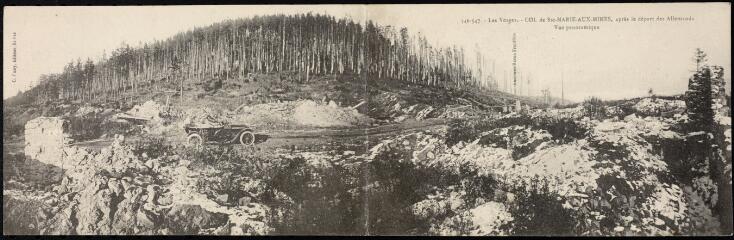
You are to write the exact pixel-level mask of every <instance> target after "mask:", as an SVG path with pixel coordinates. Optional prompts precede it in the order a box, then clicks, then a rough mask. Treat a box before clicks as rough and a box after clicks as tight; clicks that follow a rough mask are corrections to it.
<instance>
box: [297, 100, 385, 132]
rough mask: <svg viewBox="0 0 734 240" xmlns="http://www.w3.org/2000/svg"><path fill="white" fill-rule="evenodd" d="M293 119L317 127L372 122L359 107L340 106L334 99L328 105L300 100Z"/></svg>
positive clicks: (357, 124) (358, 124)
mask: <svg viewBox="0 0 734 240" xmlns="http://www.w3.org/2000/svg"><path fill="white" fill-rule="evenodd" d="M293 119H294V120H295V122H296V123H298V124H301V125H310V126H317V127H349V126H364V125H369V124H370V123H371V119H370V118H369V117H367V116H365V115H363V114H361V113H359V112H358V111H357V109H351V108H345V107H340V106H338V105H337V104H336V103H335V102H334V101H330V102H329V104H326V105H325V104H319V103H316V102H314V101H311V100H304V101H298V102H297V103H296V107H295V109H294V110H293Z"/></svg>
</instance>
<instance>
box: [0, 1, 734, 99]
mask: <svg viewBox="0 0 734 240" xmlns="http://www.w3.org/2000/svg"><path fill="white" fill-rule="evenodd" d="M306 12H313V13H326V14H330V15H333V16H335V17H337V18H351V19H354V20H355V21H358V22H362V21H364V20H365V19H370V20H372V21H375V22H376V23H378V24H380V25H392V26H395V27H398V28H400V27H407V28H408V30H409V31H410V32H412V33H415V32H421V34H423V35H425V36H426V38H427V39H428V40H429V41H430V42H431V43H433V44H435V45H438V46H449V45H457V46H461V47H464V48H465V49H466V50H467V53H471V52H473V51H475V50H476V49H479V51H480V52H481V53H482V55H483V56H485V58H486V59H487V60H489V62H490V64H487V65H488V66H491V63H492V62H494V75H495V78H496V79H498V81H499V84H500V88H504V82H505V81H504V79H507V82H508V83H509V84H508V85H510V86H508V87H510V89H511V81H512V70H513V69H512V59H513V54H512V47H513V43H512V35H513V33H514V34H516V36H517V58H518V61H517V65H518V69H519V71H520V72H521V73H522V76H523V78H522V79H527V78H528V77H529V78H530V80H531V83H530V85H529V87H528V86H527V85H528V84H526V81H525V80H523V85H524V86H522V87H521V88H520V89H519V90H518V94H523V95H528V94H529V95H536V96H537V95H540V94H541V92H540V90H541V89H545V88H547V89H549V90H550V92H551V95H553V96H555V97H560V94H561V81H563V93H564V97H565V99H569V100H572V101H581V100H583V99H585V98H587V97H590V96H596V97H600V98H602V99H621V98H630V97H637V96H643V95H646V94H647V91H648V89H650V88H652V89H653V91H654V92H655V93H656V94H659V95H669V94H679V93H683V92H684V91H685V89H686V88H687V84H688V77H689V76H690V75H691V73H692V71H693V70H694V69H695V64H694V63H693V61H692V56H693V52H694V50H695V49H696V48H701V49H703V50H704V51H705V52H706V53H707V54H708V58H709V63H710V64H715V65H721V66H723V67H724V68H725V78H726V79H727V81H728V83H727V84H728V86H727V89H728V90H729V92H730V89H731V84H730V83H731V81H730V79H731V77H730V76H731V71H730V69H731V7H730V4H729V3H675V4H670V3H667V4H552V5H550V4H514V5H513V4H500V5H488V4H487V5H478V4H457V5H425V4H422V5H308V6H303V5H301V6H298V5H280V6H274V5H268V6H255V5H250V6H142V7H141V6H130V7H119V6H118V7H6V8H5V12H4V19H3V20H4V21H3V24H4V30H5V31H4V32H3V38H4V42H3V51H4V52H5V53H6V54H3V56H4V58H3V63H4V64H3V67H4V69H3V98H4V99H6V98H8V97H10V96H13V95H15V94H16V93H17V92H18V91H19V90H27V89H28V88H29V87H30V86H32V85H33V84H34V83H35V82H37V79H38V77H39V76H40V75H41V74H44V73H58V72H61V71H62V69H63V66H64V65H65V64H66V63H68V62H69V61H70V60H71V59H77V58H80V59H82V60H83V59H86V58H87V57H89V58H92V59H98V58H99V57H101V56H102V53H103V52H105V51H107V52H110V51H111V50H112V49H114V48H116V47H118V46H120V45H121V43H122V42H126V43H129V44H131V45H133V46H135V45H137V44H138V43H142V42H151V41H153V40H155V39H159V40H162V39H165V38H167V37H170V36H173V35H174V34H175V33H177V32H181V31H186V30H188V29H191V28H193V27H201V26H208V25H210V24H212V23H216V22H220V21H223V20H227V19H233V18H240V17H252V16H254V15H266V14H280V13H284V14H292V13H306ZM571 16H575V17H585V16H591V17H597V16H598V17H610V18H611V19H612V21H614V20H616V19H617V18H622V17H628V18H631V17H635V18H640V17H653V18H654V17H658V16H660V17H663V18H666V17H668V16H675V17H692V18H693V20H692V21H674V22H670V21H661V22H640V21H636V22H594V23H589V22H576V23H540V22H535V23H531V22H516V23H511V24H508V23H501V22H500V23H490V22H487V19H488V18H494V19H499V18H515V19H525V18H526V17H535V18H536V19H539V18H545V17H571ZM467 19H480V20H481V21H480V22H479V23H472V24H469V23H466V22H465V21H462V20H467ZM554 25H561V26H595V27H598V29H595V30H567V31H564V30H556V29H555V27H554ZM13 38H15V39H14V40H15V41H14V42H15V44H13ZM13 51H15V57H16V59H15V60H16V61H15V62H13V61H12V57H13V54H12V52H13ZM13 67H15V74H13ZM491 70H492V67H489V68H488V69H486V70H485V72H491ZM510 91H511V90H510Z"/></svg>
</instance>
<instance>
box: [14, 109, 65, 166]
mask: <svg viewBox="0 0 734 240" xmlns="http://www.w3.org/2000/svg"><path fill="white" fill-rule="evenodd" d="M66 127H67V125H66V120H64V119H63V118H60V117H38V118H35V119H32V120H30V121H28V122H27V123H26V124H25V155H27V156H29V157H31V158H33V159H36V160H38V161H40V162H43V163H46V164H53V165H57V162H58V161H59V160H61V159H62V158H63V154H64V146H66V145H67V144H69V143H70V142H71V139H70V136H69V134H68V133H67V132H66Z"/></svg>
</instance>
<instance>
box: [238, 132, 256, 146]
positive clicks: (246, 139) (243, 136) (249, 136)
mask: <svg viewBox="0 0 734 240" xmlns="http://www.w3.org/2000/svg"><path fill="white" fill-rule="evenodd" d="M240 144H242V145H245V146H250V145H253V144H255V134H253V133H252V132H251V131H243V132H242V133H240Z"/></svg>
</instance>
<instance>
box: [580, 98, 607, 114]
mask: <svg viewBox="0 0 734 240" xmlns="http://www.w3.org/2000/svg"><path fill="white" fill-rule="evenodd" d="M582 105H583V112H584V116H587V117H589V118H593V119H602V118H604V117H606V115H607V114H606V108H605V107H604V102H603V101H602V100H601V99H599V98H597V97H591V98H588V99H586V100H584V102H583V103H582Z"/></svg>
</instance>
